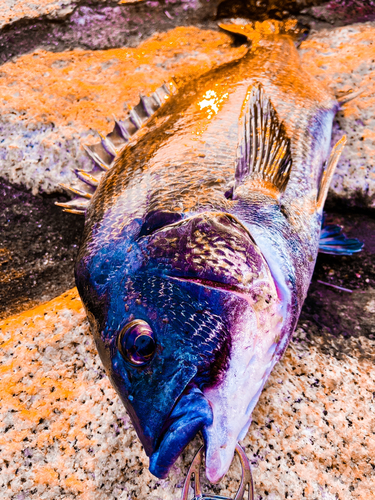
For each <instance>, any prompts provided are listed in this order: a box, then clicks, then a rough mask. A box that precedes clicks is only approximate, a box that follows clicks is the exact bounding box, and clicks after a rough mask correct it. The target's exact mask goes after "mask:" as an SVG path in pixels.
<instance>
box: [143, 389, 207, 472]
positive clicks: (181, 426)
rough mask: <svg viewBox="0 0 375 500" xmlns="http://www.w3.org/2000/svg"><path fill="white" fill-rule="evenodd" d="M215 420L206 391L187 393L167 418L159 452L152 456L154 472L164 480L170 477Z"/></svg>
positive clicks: (158, 448) (185, 392)
mask: <svg viewBox="0 0 375 500" xmlns="http://www.w3.org/2000/svg"><path fill="white" fill-rule="evenodd" d="M212 421H213V413H212V409H211V406H210V404H209V402H208V401H207V399H206V398H205V397H204V395H203V393H202V391H201V390H199V389H198V388H197V387H192V388H191V387H190V388H189V389H187V390H185V391H184V392H183V393H182V395H181V396H180V398H179V399H178V400H177V403H176V404H175V406H174V408H173V410H172V412H171V414H170V415H169V417H168V419H167V422H166V425H165V427H166V430H165V432H164V433H162V436H161V439H160V443H159V445H158V447H157V449H156V450H155V451H154V453H153V454H152V455H151V456H150V472H151V473H152V474H154V476H157V477H159V478H161V479H164V478H165V477H167V475H168V473H169V470H170V468H171V467H172V465H173V464H174V462H175V461H176V460H177V458H178V457H179V455H180V454H181V452H182V451H183V449H184V448H185V447H186V446H187V445H188V444H189V442H190V441H191V440H192V439H193V438H194V437H195V435H196V434H197V433H198V431H200V430H201V429H202V428H203V427H206V426H209V425H211V424H212Z"/></svg>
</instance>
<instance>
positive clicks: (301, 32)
mask: <svg viewBox="0 0 375 500" xmlns="http://www.w3.org/2000/svg"><path fill="white" fill-rule="evenodd" d="M219 27H220V28H221V29H223V30H224V31H228V32H229V33H233V34H237V35H242V36H245V37H246V38H247V40H248V41H249V42H251V43H252V44H256V43H257V42H259V40H261V39H264V38H269V37H275V36H277V35H288V36H290V37H291V38H293V40H295V41H297V42H300V41H302V39H304V38H305V37H306V36H307V34H308V28H307V27H306V26H304V25H302V24H301V23H300V22H299V21H297V19H287V20H285V21H278V20H275V19H267V20H266V21H250V20H248V19H242V18H235V19H227V20H224V22H221V23H219Z"/></svg>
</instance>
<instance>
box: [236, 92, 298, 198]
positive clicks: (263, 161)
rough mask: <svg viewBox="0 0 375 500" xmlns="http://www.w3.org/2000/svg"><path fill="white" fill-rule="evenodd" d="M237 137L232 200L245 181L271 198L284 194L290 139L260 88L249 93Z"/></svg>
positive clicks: (288, 166)
mask: <svg viewBox="0 0 375 500" xmlns="http://www.w3.org/2000/svg"><path fill="white" fill-rule="evenodd" d="M238 135H239V137H238V146H237V156H236V167H235V185H234V194H233V198H236V189H237V188H238V187H239V186H240V185H241V184H243V183H245V182H246V185H248V186H249V189H252V190H259V191H262V192H264V193H266V194H269V195H271V196H277V195H278V194H279V193H282V192H283V191H284V190H285V188H286V185H287V183H288V180H289V175H290V171H291V168H292V156H291V148H290V139H289V138H288V136H287V134H286V131H285V127H284V125H283V123H281V122H280V121H279V118H278V116H277V113H276V110H275V108H274V107H273V105H272V103H271V101H270V100H269V98H268V97H267V96H266V95H265V93H264V90H263V89H262V87H261V85H257V86H253V87H252V88H251V89H250V90H249V91H248V93H247V96H246V99H245V102H244V106H243V112H242V115H241V117H240V124H239V134H238ZM249 181H250V182H249Z"/></svg>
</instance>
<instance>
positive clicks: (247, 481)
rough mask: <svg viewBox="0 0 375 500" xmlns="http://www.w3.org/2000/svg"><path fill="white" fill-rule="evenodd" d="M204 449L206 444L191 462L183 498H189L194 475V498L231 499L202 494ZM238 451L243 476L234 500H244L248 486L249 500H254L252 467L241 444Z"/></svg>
mask: <svg viewBox="0 0 375 500" xmlns="http://www.w3.org/2000/svg"><path fill="white" fill-rule="evenodd" d="M203 449H204V446H202V447H201V448H200V449H199V450H198V452H197V454H196V455H195V457H194V460H193V461H192V463H191V466H190V469H189V471H188V473H187V476H186V479H185V482H184V486H183V488H182V497H181V500H188V492H189V486H190V484H191V482H192V480H193V479H192V476H194V498H193V500H209V499H216V500H231V499H230V498H228V497H222V496H219V495H206V494H202V489H201V484H200V468H201V464H202V458H203ZM236 452H237V455H238V456H239V458H240V462H241V467H242V477H241V484H240V487H239V488H238V491H237V493H236V496H235V497H234V500H242V499H243V497H244V494H245V490H246V486H248V487H249V488H248V492H249V497H248V500H254V486H253V477H252V475H251V469H250V464H249V461H248V459H247V456H246V453H245V452H244V450H243V449H242V448H241V446H240V445H239V444H237V446H236Z"/></svg>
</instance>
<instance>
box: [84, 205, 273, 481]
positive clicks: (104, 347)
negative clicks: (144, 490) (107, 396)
mask: <svg viewBox="0 0 375 500" xmlns="http://www.w3.org/2000/svg"><path fill="white" fill-rule="evenodd" d="M152 217H153V219H152ZM152 217H150V218H149V219H148V223H149V221H150V220H151V219H152V220H162V221H163V224H160V225H159V226H158V227H155V224H154V225H151V226H150V227H149V226H147V227H145V224H144V223H139V225H138V226H137V225H134V224H133V225H132V226H131V228H130V227H127V228H126V229H125V230H124V232H123V234H122V235H121V237H119V238H117V239H114V240H111V241H110V242H108V243H105V244H103V245H102V246H101V247H96V248H95V251H92V252H91V253H89V254H86V255H84V256H81V258H80V260H79V262H78V264H77V269H76V277H77V285H78V288H79V291H80V294H81V297H82V299H83V301H84V304H85V306H86V309H87V311H88V316H89V318H90V321H91V324H92V327H93V330H94V332H95V338H96V343H97V346H98V349H99V353H100V355H101V358H102V360H103V363H104V365H105V367H106V370H107V373H108V374H109V376H110V378H111V381H112V383H113V385H114V387H115V388H116V390H117V392H118V394H119V395H120V397H121V399H122V401H123V402H124V404H125V406H126V408H127V410H128V412H129V414H130V416H131V418H132V421H133V424H134V426H135V429H136V431H137V433H138V436H139V437H140V439H141V441H142V444H143V446H144V448H145V451H146V453H147V454H148V455H149V457H150V470H151V472H152V473H153V474H155V475H156V476H159V477H165V476H166V475H167V474H168V471H169V469H170V467H171V466H172V464H173V463H174V461H175V460H176V459H177V457H178V456H179V455H180V453H181V451H182V450H183V449H184V447H185V446H186V445H187V444H188V443H189V442H190V440H191V439H192V438H193V437H194V436H195V435H196V433H197V432H198V431H202V434H203V437H204V440H205V444H206V471H207V476H208V478H209V479H210V480H211V481H217V480H219V479H220V477H221V476H222V475H223V474H225V473H226V471H227V469H228V468H229V466H230V464H231V461H232V458H233V453H234V450H235V446H236V443H237V441H238V440H239V439H242V438H243V437H244V435H245V433H246V432H247V429H248V426H249V424H250V421H251V413H252V410H253V408H254V406H255V404H256V402H257V400H258V397H259V395H260V392H261V390H262V387H263V385H264V382H265V380H266V379H267V376H268V374H269V372H270V371H271V369H272V367H273V365H274V364H275V362H276V361H277V356H278V349H277V346H278V345H279V340H280V335H281V329H282V323H283V314H282V308H281V301H280V298H279V295H278V291H277V289H276V286H275V282H274V279H273V277H272V275H271V272H270V269H269V267H268V265H267V262H266V260H265V259H264V257H263V255H262V253H261V252H260V250H259V248H258V246H257V245H256V243H255V241H254V240H253V238H252V237H251V235H250V233H249V231H248V230H247V228H246V227H245V226H244V225H243V224H242V223H240V222H239V221H238V219H237V218H235V217H234V216H232V215H230V214H228V213H223V212H206V213H203V214H198V215H193V216H188V217H186V218H182V217H181V218H177V219H178V220H176V217H175V216H174V214H170V216H168V214H162V215H160V217H159V218H155V214H153V216H152ZM142 224H143V225H142Z"/></svg>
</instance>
